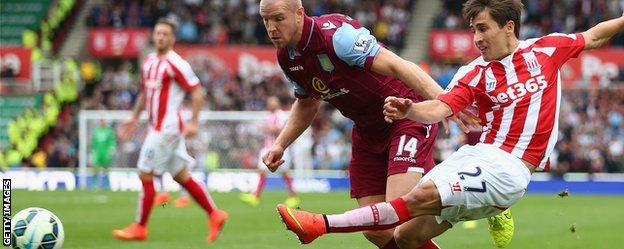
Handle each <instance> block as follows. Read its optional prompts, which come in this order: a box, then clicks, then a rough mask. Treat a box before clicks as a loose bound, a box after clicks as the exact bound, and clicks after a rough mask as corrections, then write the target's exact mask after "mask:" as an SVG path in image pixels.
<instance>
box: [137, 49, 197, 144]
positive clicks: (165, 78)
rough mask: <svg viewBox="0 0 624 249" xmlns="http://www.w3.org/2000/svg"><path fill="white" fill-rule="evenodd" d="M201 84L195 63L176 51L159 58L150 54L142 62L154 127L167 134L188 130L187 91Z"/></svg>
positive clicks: (142, 76) (152, 127) (147, 108)
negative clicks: (184, 112)
mask: <svg viewBox="0 0 624 249" xmlns="http://www.w3.org/2000/svg"><path fill="white" fill-rule="evenodd" d="M198 85H199V79H198V78H197V76H196V75H195V73H194V72H193V70H192V69H191V66H190V65H189V63H188V62H186V61H185V60H184V59H182V57H180V55H178V54H177V53H176V52H174V51H173V50H171V51H169V52H168V53H167V54H166V55H164V56H162V57H160V58H159V57H158V56H157V55H156V53H150V54H149V55H147V57H146V58H145V59H144V60H143V63H142V64H141V90H142V91H144V93H145V98H146V110H147V114H148V120H149V125H150V128H151V129H153V130H155V131H157V132H164V133H167V134H175V133H181V132H182V131H183V129H184V120H183V119H182V114H181V111H182V101H183V100H184V94H185V92H190V91H191V90H192V89H193V88H195V87H196V86H198Z"/></svg>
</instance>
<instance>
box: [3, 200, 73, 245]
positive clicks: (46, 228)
mask: <svg viewBox="0 0 624 249" xmlns="http://www.w3.org/2000/svg"><path fill="white" fill-rule="evenodd" d="M64 238H65V233H64V232H63V224H62V223H61V220H60V219H59V218H58V217H56V215H54V214H53V213H52V212H50V211H48V210H46V209H43V208H39V207H30V208H26V209H24V210H22V211H19V212H18V213H17V214H16V215H15V216H13V218H12V219H11V245H12V247H13V248H19V249H58V248H61V247H62V246H63V240H64Z"/></svg>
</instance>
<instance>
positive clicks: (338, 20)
mask: <svg viewBox="0 0 624 249" xmlns="http://www.w3.org/2000/svg"><path fill="white" fill-rule="evenodd" d="M313 19H314V26H316V29H317V30H320V32H321V33H322V34H323V36H325V37H329V38H331V37H333V36H334V35H335V34H336V33H338V32H339V31H340V30H343V29H344V28H347V29H348V28H356V29H357V28H360V27H362V25H361V24H360V23H359V22H358V21H357V20H355V19H353V18H351V17H350V16H347V15H344V14H326V15H322V16H317V17H313ZM329 40H331V39H329Z"/></svg>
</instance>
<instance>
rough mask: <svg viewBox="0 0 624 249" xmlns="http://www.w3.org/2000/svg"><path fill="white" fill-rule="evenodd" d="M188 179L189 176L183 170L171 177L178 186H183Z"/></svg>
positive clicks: (187, 172)
mask: <svg viewBox="0 0 624 249" xmlns="http://www.w3.org/2000/svg"><path fill="white" fill-rule="evenodd" d="M189 178H191V174H190V173H189V171H188V170H187V169H183V170H181V171H180V172H179V173H178V174H176V175H175V176H173V180H175V181H176V182H178V183H180V184H184V183H185V182H186V181H188V179H189Z"/></svg>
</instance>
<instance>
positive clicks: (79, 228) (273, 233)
mask: <svg viewBox="0 0 624 249" xmlns="http://www.w3.org/2000/svg"><path fill="white" fill-rule="evenodd" d="M212 195H213V198H214V199H215V201H216V203H217V205H218V206H219V207H220V208H222V209H225V210H227V211H228V212H229V213H230V220H229V222H228V223H227V224H226V226H225V229H224V232H223V234H222V236H221V237H220V238H219V239H218V240H217V242H216V243H214V244H207V243H206V242H205V236H206V234H207V229H208V228H207V225H206V216H205V214H204V213H203V212H202V211H201V209H200V208H199V207H198V206H197V205H195V204H192V205H191V207H188V208H182V209H180V208H174V207H173V205H167V206H164V207H155V208H154V210H153V211H152V217H151V219H150V222H149V225H148V226H149V237H148V240H147V241H144V242H124V241H118V240H115V239H114V238H113V237H112V236H111V230H112V229H114V228H120V227H123V226H125V225H127V224H129V223H130V222H131V221H132V220H133V219H134V217H135V210H136V202H137V193H136V192H108V191H73V192H67V191H56V192H47V191H46V192H28V191H24V190H14V191H13V198H12V201H13V203H12V205H13V206H12V212H13V214H15V213H17V211H19V210H21V209H23V208H26V207H31V206H39V207H43V208H46V209H49V210H51V211H53V212H54V213H56V214H57V215H58V216H59V217H60V219H61V220H62V222H63V225H64V227H65V246H64V248H67V249H70V248H76V249H77V248H80V249H82V248H118V249H124V248H158V249H160V248H167V249H174V248H219V249H227V248H237V249H240V248H267V249H268V248H271V249H273V248H310V249H311V248H344V249H346V248H375V247H373V246H372V244H369V243H368V242H367V241H366V240H365V239H364V237H363V236H362V235H361V234H330V235H327V236H324V237H321V238H319V239H317V240H316V241H314V242H313V243H312V244H311V245H307V246H301V245H299V242H298V240H297V239H296V237H295V236H294V235H293V234H292V233H290V232H287V231H286V230H285V227H284V225H283V224H282V223H281V221H280V220H279V218H278V216H277V213H276V211H275V205H276V204H277V203H278V202H280V201H283V199H284V198H285V193H284V192H267V193H265V195H264V196H263V199H262V201H261V203H260V205H259V206H258V207H256V208H252V207H248V206H246V205H244V204H243V203H242V202H240V201H239V200H238V193H213V194H212ZM175 196H176V194H172V197H175ZM301 199H302V203H301V204H302V205H301V206H302V208H304V209H306V210H312V211H319V212H329V213H331V212H342V211H344V210H346V209H351V208H353V207H354V206H355V201H353V200H350V199H349V198H348V193H347V192H332V193H327V194H320V193H308V194H302V195H301ZM512 211H513V213H514V217H515V221H516V233H515V236H514V238H513V240H512V243H511V245H510V246H509V247H508V248H566V249H567V248H583V249H584V248H622V247H621V246H622V245H624V197H622V196H575V195H574V193H571V196H569V197H565V198H560V197H558V196H557V195H555V194H553V195H528V196H525V198H524V199H522V200H521V201H520V202H519V203H518V204H516V205H515V206H514V207H513V208H512ZM573 225H574V226H575V227H576V231H575V232H571V231H570V227H571V226H573ZM435 241H436V242H437V243H438V244H439V245H440V246H441V247H442V248H494V246H493V245H492V243H491V242H490V238H489V235H488V233H487V228H486V222H485V221H479V223H478V225H477V227H476V228H474V229H466V228H463V226H462V224H461V223H460V224H457V225H456V226H455V228H453V229H451V230H449V231H447V232H446V233H445V234H443V235H442V236H440V237H438V238H437V239H436V240H435Z"/></svg>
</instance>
